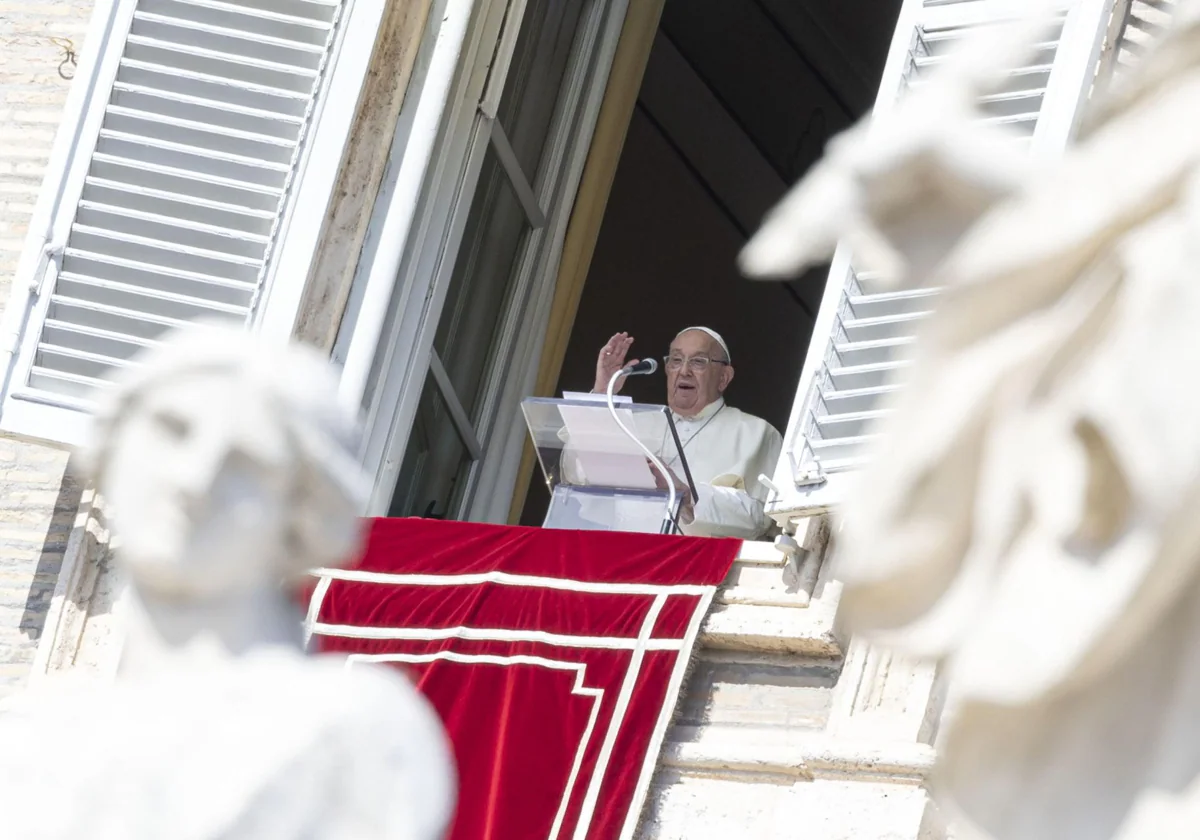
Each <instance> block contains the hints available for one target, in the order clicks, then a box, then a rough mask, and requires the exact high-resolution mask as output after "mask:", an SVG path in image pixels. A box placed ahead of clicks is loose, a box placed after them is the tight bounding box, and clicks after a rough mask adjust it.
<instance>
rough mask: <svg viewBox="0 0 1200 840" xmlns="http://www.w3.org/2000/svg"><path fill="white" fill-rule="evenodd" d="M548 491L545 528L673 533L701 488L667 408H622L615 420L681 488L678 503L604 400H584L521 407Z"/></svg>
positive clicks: (537, 400)
mask: <svg viewBox="0 0 1200 840" xmlns="http://www.w3.org/2000/svg"><path fill="white" fill-rule="evenodd" d="M521 410H522V412H523V413H524V415H525V424H526V425H527V426H528V427H529V435H530V438H532V440H533V445H534V447H535V448H536V449H537V454H538V463H539V464H541V468H542V475H543V476H544V477H545V479H546V486H547V487H548V488H549V490H550V508H549V510H548V511H547V512H546V519H545V521H544V522H543V523H542V527H544V528H565V529H576V530H586V531H637V532H641V533H649V534H657V533H673V532H675V531H676V530H677V527H676V522H677V520H678V516H679V509H680V506H681V502H682V500H683V497H684V495H685V494H686V492H687V491H688V490H691V493H692V498H693V499H694V498H696V487H695V483H694V482H693V481H692V476H691V471H690V469H689V468H688V465H687V460H686V458H684V455H683V447H682V446H681V445H680V443H679V434H678V432H676V430H675V422H674V421H673V420H672V419H671V412H670V410H669V409H668V408H667V407H666V406H664V405H640V404H636V403H624V404H621V405H620V406H617V407H616V413H617V415H618V416H619V417H620V418H621V421H622V422H623V423H624V424H625V426H626V428H628V430H629V431H630V432H632V433H633V436H635V437H636V438H637V440H638V441H640V442H641V443H642V444H643V445H644V446H645V447H646V448H647V449H649V450H650V451H651V452H652V453H653V454H654V455H655V456H656V457H657V458H658V459H659V460H660V461H661V462H662V463H663V464H664V465H665V466H666V467H667V468H668V469H669V470H670V471H671V472H672V473H673V474H674V475H675V476H677V477H678V478H679V479H680V482H681V484H680V485H679V486H676V488H675V502H674V504H673V505H672V504H671V493H670V490H669V489H667V484H666V482H665V481H664V479H663V478H662V476H661V475H660V474H659V472H658V470H657V469H655V467H654V466H652V462H651V460H650V459H649V458H647V456H646V453H645V452H644V451H643V450H642V448H641V447H639V446H638V445H637V443H635V442H634V440H633V438H632V437H631V436H630V435H629V434H627V433H626V432H625V430H623V429H622V428H621V426H620V424H618V423H617V421H616V419H615V418H614V417H613V412H612V411H610V410H609V407H608V405H607V403H606V402H605V400H604V398H603V397H602V396H601V397H598V398H595V397H590V395H582V394H581V395H578V396H575V397H573V398H571V397H568V398H564V399H549V398H541V397H530V398H528V399H526V400H525V401H524V402H522V403H521Z"/></svg>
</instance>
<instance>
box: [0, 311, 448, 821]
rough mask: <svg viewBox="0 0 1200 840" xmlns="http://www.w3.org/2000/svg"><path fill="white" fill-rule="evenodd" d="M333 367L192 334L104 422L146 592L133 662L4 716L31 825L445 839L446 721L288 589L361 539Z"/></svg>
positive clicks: (139, 591)
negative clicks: (112, 675) (345, 645)
mask: <svg viewBox="0 0 1200 840" xmlns="http://www.w3.org/2000/svg"><path fill="white" fill-rule="evenodd" d="M336 392H337V389H336V379H335V375H334V373H333V372H332V371H331V369H330V365H329V364H328V363H327V362H326V361H325V360H324V359H323V358H321V357H320V356H319V355H318V354H317V353H316V352H315V351H312V350H309V349H307V348H303V347H298V346H293V347H272V346H266V345H263V344H260V343H258V342H256V341H255V340H254V339H253V338H251V337H250V336H247V335H245V334H243V333H240V332H233V331H229V330H224V329H218V328H208V327H205V328H193V329H190V330H185V331H183V332H181V333H179V334H177V335H175V336H172V337H171V338H169V339H168V340H167V342H166V343H164V344H163V345H161V346H159V347H157V348H155V349H153V350H151V351H150V352H149V353H148V354H147V356H146V358H145V359H144V360H143V364H141V365H139V366H137V367H136V368H133V369H131V370H130V371H129V375H128V377H127V378H126V380H125V381H124V382H122V383H120V384H119V385H118V386H117V388H116V389H115V390H114V392H112V393H111V394H109V395H108V397H107V400H106V402H105V404H104V405H103V406H102V407H101V409H100V411H99V414H98V416H97V419H96V435H95V440H94V443H93V446H92V447H91V448H90V451H89V452H87V453H86V454H87V455H88V456H89V457H88V460H89V462H90V467H91V472H92V475H93V477H94V479H95V481H96V482H97V486H98V488H99V491H100V493H101V494H102V495H103V497H104V498H105V500H106V504H107V506H108V508H109V509H110V510H111V524H112V529H113V533H114V535H115V538H116V540H118V541H119V543H118V544H117V545H116V552H117V556H118V559H119V560H120V562H121V563H122V564H123V566H124V569H125V573H126V576H127V577H128V579H129V580H130V583H131V585H132V590H133V605H132V609H131V616H130V620H129V623H128V627H127V643H126V647H125V649H124V651H123V656H122V662H121V668H120V673H119V677H118V679H117V681H116V683H115V684H113V685H111V686H103V687H99V688H96V687H78V688H74V689H70V690H68V689H67V688H64V687H61V686H58V687H56V686H54V684H53V683H48V684H47V688H46V689H45V690H44V691H39V692H31V693H29V694H27V695H25V696H24V697H22V698H21V699H20V700H19V701H18V702H17V703H16V704H14V706H13V707H12V708H11V709H10V710H9V711H7V712H6V713H5V714H3V715H0V814H3V817H2V820H3V824H4V834H5V836H11V837H20V838H22V840H41V838H46V839H47V840H66V838H72V840H73V839H74V838H80V837H112V838H122V840H139V838H145V840H160V838H166V837H171V838H189V839H191V840H207V838H218V837H219V838H222V840H234V839H235V838H237V839H238V840H242V838H244V839H245V840H251V838H254V840H266V838H273V839H274V840H287V839H288V838H306V840H308V838H312V840H326V839H327V838H337V840H342V838H345V840H351V838H381V840H382V838H387V840H399V839H400V838H404V839H405V840H433V838H438V837H441V836H442V835H443V832H444V831H445V829H446V827H447V824H448V821H449V818H450V814H451V807H452V801H453V771H452V767H451V760H450V754H449V749H448V745H447V743H446V740H445V736H444V733H443V732H442V730H441V727H440V724H439V722H438V720H437V718H436V716H435V714H434V712H433V711H432V709H431V708H430V707H429V706H428V705H427V704H426V703H425V701H424V700H423V699H422V698H421V697H420V696H419V695H418V694H417V693H416V691H415V689H413V688H412V687H411V686H410V685H409V684H408V683H407V682H406V681H405V680H404V679H403V678H402V677H401V676H400V675H398V674H396V673H395V672H392V671H389V670H384V669H378V670H377V669H374V668H369V667H359V666H355V667H353V668H349V667H347V665H346V663H345V661H344V660H341V659H338V658H334V657H323V656H322V657H313V658H306V657H305V656H304V654H303V652H302V645H301V636H302V624H301V617H300V616H299V615H298V614H296V611H295V610H294V608H293V607H292V605H291V602H290V601H289V599H288V597H287V591H286V588H285V585H286V584H287V583H288V582H289V579H291V580H292V581H293V582H295V580H297V579H299V577H300V576H301V575H302V573H303V572H304V571H305V570H308V569H312V568H316V567H325V566H330V565H337V564H338V563H340V562H342V561H344V560H345V559H347V558H349V557H351V556H352V555H353V554H354V552H355V550H356V549H357V548H358V545H359V540H360V525H359V519H358V513H359V510H360V505H361V502H362V499H363V494H364V492H365V478H364V475H363V474H362V472H361V470H360V467H359V465H358V462H357V460H356V458H355V437H356V435H355V432H356V427H355V423H354V418H353V417H352V416H351V415H350V414H349V413H347V412H344V411H342V410H340V409H339V407H338V404H337V400H336Z"/></svg>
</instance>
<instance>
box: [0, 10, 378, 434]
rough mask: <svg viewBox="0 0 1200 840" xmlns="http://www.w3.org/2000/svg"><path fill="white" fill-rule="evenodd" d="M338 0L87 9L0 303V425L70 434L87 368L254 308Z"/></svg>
mask: <svg viewBox="0 0 1200 840" xmlns="http://www.w3.org/2000/svg"><path fill="white" fill-rule="evenodd" d="M353 3H354V0H236V2H235V1H234V0H224V1H223V2H222V0H115V2H111V0H110V2H109V4H108V5H109V7H110V13H109V14H108V15H107V16H106V15H104V14H101V13H98V14H97V16H96V19H95V22H94V25H93V29H92V31H91V33H90V34H89V39H90V40H91V41H99V46H98V47H97V45H96V44H90V46H92V47H93V48H94V50H95V57H94V58H95V60H94V61H93V62H91V66H90V67H88V66H85V67H84V68H83V71H82V72H81V79H80V80H77V82H76V84H77V85H79V84H80V83H81V82H82V83H84V84H86V85H88V86H89V88H90V89H89V90H87V91H85V92H84V93H83V94H80V95H81V96H83V97H84V100H81V103H82V104H80V103H76V105H77V112H76V114H75V115H74V117H75V119H74V120H73V119H72V117H73V115H72V114H71V113H70V109H71V106H70V105H69V106H68V114H67V120H68V123H65V124H64V126H63V129H62V130H61V132H60V134H61V133H66V134H68V135H70V136H71V137H72V144H73V148H71V149H70V150H69V151H68V152H67V153H66V154H65V155H63V156H62V157H58V155H59V153H60V152H61V150H59V149H56V158H57V160H56V161H52V164H51V165H52V166H58V167H59V168H60V170H61V171H59V172H51V175H50V177H48V178H47V183H46V186H45V187H44V190H46V191H50V192H54V193H55V194H54V195H53V196H43V198H42V202H43V203H45V204H48V205H53V209H52V210H50V211H49V212H48V216H49V220H48V230H47V231H46V233H45V234H44V235H43V236H41V237H38V238H36V239H34V240H31V244H30V246H29V249H28V250H30V253H27V254H26V255H25V256H24V257H23V259H22V268H21V269H20V270H19V272H20V273H19V275H18V277H17V283H16V284H15V288H16V290H17V291H16V293H15V294H14V297H13V300H12V301H11V302H10V310H13V311H10V312H9V313H7V314H6V318H7V321H6V325H7V326H8V328H9V334H10V335H13V334H19V335H20V336H21V338H20V342H19V346H18V348H17V353H16V354H15V357H14V358H13V359H12V362H11V365H10V368H9V370H8V372H7V380H6V389H5V400H4V408H3V411H4V416H3V417H2V418H0V421H2V423H3V426H4V428H5V430H7V431H12V432H17V433H22V434H28V435H33V436H37V437H45V438H50V439H59V440H64V441H65V442H74V441H73V438H76V437H78V436H79V434H80V433H81V431H82V429H83V428H84V427H83V417H84V415H85V413H86V411H87V410H88V409H89V407H90V406H91V404H92V402H93V400H94V398H95V396H96V394H97V391H98V389H100V388H102V387H104V386H103V383H102V380H103V378H104V377H105V376H107V375H108V374H110V373H111V372H112V371H113V370H114V369H116V368H120V367H122V366H125V365H127V364H128V363H129V359H130V357H131V356H132V355H133V354H135V353H136V352H137V351H138V350H140V349H141V348H143V347H145V346H147V345H149V344H152V343H153V342H154V341H156V340H157V339H159V337H160V336H162V334H163V333H164V331H166V330H168V329H170V328H172V327H175V326H177V325H180V324H183V323H185V322H189V321H192V320H195V319H199V318H209V319H212V318H217V319H220V318H227V319H231V320H233V321H237V322H241V323H244V324H247V325H249V324H250V323H251V322H252V320H253V317H254V313H255V309H256V306H257V304H258V301H259V298H260V295H261V294H262V291H263V283H264V277H265V276H266V274H267V270H268V267H269V265H270V263H271V261H272V259H273V258H274V257H275V256H276V254H275V251H276V249H277V246H278V243H279V238H280V231H281V228H282V226H283V222H284V219H285V216H286V213H287V211H288V209H289V204H290V202H289V198H290V197H291V196H292V194H293V193H294V192H295V188H296V186H297V184H296V183H295V182H296V180H297V176H298V173H299V172H300V171H301V163H302V161H303V153H304V151H305V148H306V144H307V143H308V142H309V141H310V139H311V135H312V133H313V125H314V115H315V114H316V113H318V109H319V106H320V105H321V102H322V100H321V97H322V94H323V91H325V90H326V89H327V81H328V78H329V76H330V73H331V67H332V65H333V63H334V62H333V57H334V56H335V54H336V48H337V46H338V45H339V41H338V37H339V34H340V33H341V31H342V29H343V28H344V26H345V25H346V24H345V21H346V18H347V14H348V9H349V7H351V6H352V4H353ZM102 5H103V4H102ZM359 5H360V6H361V5H363V3H362V2H361V0H360V3H359ZM85 73H90V75H87V77H86V78H83V76H84V74H85ZM72 95H73V96H76V95H77V94H76V92H75V91H73V92H72ZM347 128H348V126H347ZM59 142H60V143H62V142H64V141H62V140H61V139H60V141H59ZM293 279H295V278H293ZM299 280H300V282H303V280H304V278H299ZM22 298H23V299H22Z"/></svg>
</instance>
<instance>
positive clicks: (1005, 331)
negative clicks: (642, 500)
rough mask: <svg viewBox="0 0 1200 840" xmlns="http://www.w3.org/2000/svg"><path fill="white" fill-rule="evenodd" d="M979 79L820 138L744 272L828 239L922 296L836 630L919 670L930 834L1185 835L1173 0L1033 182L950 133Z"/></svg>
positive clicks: (817, 249)
mask: <svg viewBox="0 0 1200 840" xmlns="http://www.w3.org/2000/svg"><path fill="white" fill-rule="evenodd" d="M974 46H975V47H976V48H978V47H979V45H974ZM964 66H966V67H975V68H976V69H978V68H981V67H983V63H982V62H981V61H980V60H979V59H978V56H977V55H976V56H971V55H970V54H967V55H965V56H960V57H959V58H958V65H957V67H958V68H962V67H964ZM993 74H994V71H993ZM986 79H987V73H984V72H958V71H957V70H956V65H954V64H953V63H951V65H950V67H948V68H947V72H945V73H944V74H942V75H941V76H940V77H939V78H937V79H936V80H934V81H933V82H931V83H930V85H929V88H928V89H927V90H924V91H922V92H921V93H920V94H919V95H914V96H913V97H911V100H912V104H911V106H909V105H906V104H905V103H903V102H902V103H901V105H900V106H899V107H898V108H897V109H896V110H895V111H894V112H893V113H892V114H890V115H889V117H888V119H887V120H886V121H884V122H882V123H881V124H879V125H877V126H875V127H874V128H873V129H872V130H871V131H867V130H866V129H865V128H863V127H859V128H856V129H854V130H852V131H851V132H849V133H847V134H846V135H844V136H843V137H842V138H840V139H839V140H838V141H837V142H836V143H835V144H831V147H830V151H829V155H828V157H827V159H826V160H825V161H824V162H823V163H822V164H820V165H819V166H818V167H817V168H816V170H815V171H814V172H813V173H812V174H810V175H809V176H808V177H807V178H806V179H805V180H804V182H802V183H801V184H799V185H798V186H797V187H796V189H795V190H794V191H793V192H792V194H791V195H790V196H789V197H788V198H787V199H786V200H785V201H784V202H783V203H782V204H781V205H780V207H779V208H778V209H777V210H776V212H775V213H774V215H773V216H772V217H771V218H769V219H768V220H767V222H766V223H765V224H764V227H763V230H762V231H761V232H760V233H759V234H758V235H757V236H756V237H754V238H753V239H752V241H751V242H750V243H749V244H748V246H747V248H746V250H745V252H744V253H743V255H742V259H743V266H744V267H745V268H746V269H747V271H748V272H749V273H751V274H754V275H757V276H774V275H786V274H789V273H792V272H795V271H797V270H799V269H801V268H803V267H805V266H806V265H809V264H812V263H815V262H818V261H820V260H822V259H825V258H827V257H828V254H829V252H830V250H831V248H832V246H833V244H834V243H835V242H836V241H837V238H838V237H839V236H844V235H849V238H850V242H851V247H855V248H858V245H859V243H866V247H863V248H858V250H855V252H854V253H855V261H856V264H858V265H862V264H863V263H864V262H865V263H868V264H872V263H873V265H871V267H874V268H877V269H878V270H880V271H882V272H884V273H885V274H888V275H889V279H890V280H891V282H893V283H897V284H907V285H910V286H912V285H923V284H929V285H931V286H934V287H939V288H942V289H943V290H944V291H943V292H942V294H941V296H940V298H939V302H938V304H937V306H936V311H935V312H934V314H933V315H932V317H931V318H930V319H929V320H928V321H927V322H926V323H925V324H924V325H923V327H922V329H921V332H920V334H919V336H918V340H917V343H916V346H915V350H914V356H913V365H912V371H911V374H910V376H909V378H908V381H907V382H906V384H905V387H904V388H903V389H900V392H899V393H898V394H897V395H896V396H895V397H894V399H893V400H892V402H891V404H890V406H889V407H890V408H893V409H894V412H893V413H892V414H891V415H890V416H889V418H888V419H887V420H886V421H885V425H884V427H883V428H882V429H881V430H880V431H882V432H883V433H884V435H885V436H886V438H887V440H888V445H887V446H886V447H880V448H879V449H878V451H877V452H876V453H875V456H874V459H873V461H872V463H871V465H870V466H869V467H868V468H867V469H866V470H865V471H864V474H863V475H862V476H861V480H860V481H859V482H858V483H857V486H856V489H855V490H854V492H853V493H852V494H851V497H850V498H849V500H848V501H847V502H846V504H845V508H844V510H843V511H842V531H841V534H840V544H839V549H838V557H837V559H836V563H837V564H838V565H837V566H836V574H837V576H838V577H839V579H841V580H842V581H844V584H845V589H844V592H843V597H842V603H841V607H840V609H841V610H842V612H843V614H844V616H845V619H846V621H847V624H848V626H849V627H850V628H852V629H853V630H854V631H855V632H858V633H862V634H866V635H867V637H868V638H870V639H872V640H873V641H877V642H878V643H880V644H886V645H892V646H896V647H898V648H900V649H902V650H904V651H906V652H908V653H911V654H916V655H920V656H924V657H929V658H934V659H937V660H940V661H941V662H942V663H943V667H944V668H945V669H946V673H947V674H948V678H949V682H950V686H951V697H952V708H953V713H952V714H950V715H948V716H947V718H946V719H945V720H944V721H943V729H942V732H941V733H940V736H939V744H938V746H939V766H938V771H937V774H936V777H935V780H934V786H935V790H936V792H937V795H938V796H939V799H940V801H941V803H942V804H943V805H944V806H945V809H946V811H947V812H948V813H949V815H950V816H951V818H952V819H953V821H954V822H955V823H956V825H957V832H956V835H955V836H956V837H959V838H973V837H979V838H993V840H1017V838H1020V840H1075V838H1088V839H1089V840H1107V839H1108V838H1120V840H1131V839H1132V838H1138V840H1142V838H1154V840H1165V839H1166V838H1176V837H1193V836H1195V835H1196V831H1197V828H1196V825H1197V824H1198V822H1197V821H1198V819H1200V715H1197V713H1196V710H1197V709H1198V708H1200V515H1197V507H1198V504H1200V393H1198V389H1197V388H1196V387H1195V385H1194V379H1195V376H1196V371H1197V370H1200V326H1198V325H1200V282H1197V277H1196V273H1197V266H1200V120H1197V119H1195V116H1194V115H1195V114H1196V113H1197V112H1198V111H1200V2H1195V0H1192V2H1187V3H1181V4H1180V6H1179V8H1178V11H1177V12H1176V15H1175V20H1174V24H1173V28H1172V30H1171V31H1170V32H1169V33H1168V34H1167V35H1166V36H1165V38H1164V39H1163V41H1162V42H1161V44H1160V45H1159V46H1158V47H1157V49H1156V50H1154V51H1153V52H1151V53H1149V54H1148V55H1147V56H1146V57H1145V58H1144V60H1143V63H1142V64H1141V65H1140V66H1139V67H1138V68H1137V70H1136V72H1135V73H1134V75H1132V76H1131V77H1130V78H1128V79H1127V80H1125V81H1124V83H1123V84H1122V85H1121V86H1118V87H1117V88H1115V89H1114V90H1113V91H1112V92H1110V93H1107V94H1105V95H1104V96H1102V97H1099V98H1097V99H1095V100H1094V104H1092V105H1091V106H1089V107H1090V110H1089V112H1088V113H1087V115H1086V117H1087V118H1086V121H1085V123H1084V125H1083V128H1082V129H1081V131H1080V132H1079V136H1078V137H1077V138H1076V139H1075V141H1074V142H1073V144H1072V146H1071V147H1070V148H1069V149H1068V150H1067V152H1066V154H1065V156H1063V157H1062V158H1061V159H1060V160H1057V161H1055V162H1053V163H1043V164H1038V165H1036V166H1034V167H1033V168H1031V169H1029V170H1028V171H1026V172H1024V173H1022V172H1021V170H1020V167H1019V166H1017V165H1014V163H1013V162H1012V161H1011V160H1010V159H1008V158H1007V157H1006V156H1005V153H1003V152H1000V151H997V149H998V148H1000V147H1001V146H1003V139H1004V138H1003V133H1002V129H1001V128H999V127H994V126H982V125H978V124H975V125H971V124H969V123H970V121H971V120H972V119H973V118H974V117H975V116H977V112H976V111H975V106H974V105H973V102H974V101H975V99H976V98H977V95H978V94H979V93H980V92H982V91H986ZM957 144H963V147H959V146H958V145H957ZM993 161H998V164H997V165H996V168H994V169H993ZM830 196H834V197H835V198H836V200H835V201H834V202H833V204H832V206H833V207H834V208H835V209H836V213H833V214H828V215H825V216H822V214H823V213H825V212H826V209H827V206H829V201H830V198H829V197H830ZM823 203H825V205H826V206H822V204H823ZM814 219H816V220H817V221H815V222H814V221H813V220H814Z"/></svg>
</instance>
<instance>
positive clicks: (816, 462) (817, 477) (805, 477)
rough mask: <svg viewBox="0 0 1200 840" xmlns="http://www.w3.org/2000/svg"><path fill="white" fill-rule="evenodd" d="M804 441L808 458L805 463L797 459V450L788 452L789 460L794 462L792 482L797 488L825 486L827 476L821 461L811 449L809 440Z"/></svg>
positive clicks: (804, 439) (793, 449)
mask: <svg viewBox="0 0 1200 840" xmlns="http://www.w3.org/2000/svg"><path fill="white" fill-rule="evenodd" d="M803 441H804V444H803V448H804V452H805V455H807V456H808V457H806V458H805V459H804V460H803V461H801V460H799V459H797V458H796V449H795V448H792V449H791V450H789V451H788V458H789V459H790V460H791V462H792V481H793V482H794V483H795V485H796V486H797V487H812V486H814V485H817V484H824V483H825V480H826V476H825V471H824V470H823V469H821V459H820V457H818V456H817V454H816V453H814V452H813V451H812V449H811V447H809V445H808V439H807V438H803Z"/></svg>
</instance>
